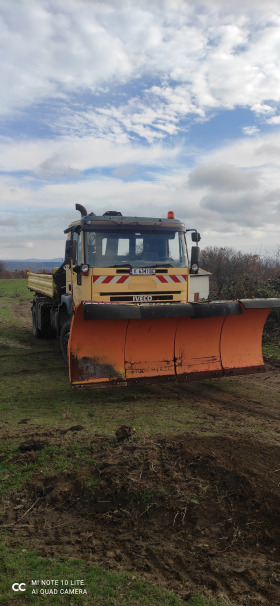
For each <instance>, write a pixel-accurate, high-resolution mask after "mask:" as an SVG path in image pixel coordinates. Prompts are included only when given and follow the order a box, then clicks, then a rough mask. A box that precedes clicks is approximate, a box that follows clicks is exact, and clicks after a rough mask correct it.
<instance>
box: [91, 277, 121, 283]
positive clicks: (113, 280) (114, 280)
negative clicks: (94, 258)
mask: <svg viewBox="0 0 280 606" xmlns="http://www.w3.org/2000/svg"><path fill="white" fill-rule="evenodd" d="M129 278H130V276H92V281H93V283H94V284H123V283H124V282H127V280H129Z"/></svg>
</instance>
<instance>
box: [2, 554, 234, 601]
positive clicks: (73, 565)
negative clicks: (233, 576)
mask: <svg viewBox="0 0 280 606" xmlns="http://www.w3.org/2000/svg"><path fill="white" fill-rule="evenodd" d="M1 553H2V556H1V557H2V566H1V572H0V583H1V588H2V596H1V605H2V604H3V606H4V604H7V605H10V604H14V605H15V606H17V605H18V604H20V605H21V604H32V606H37V605H39V604H40V605H41V604H42V600H43V599H44V598H45V599H47V600H48V601H49V600H52V601H51V603H52V604H68V605H69V604H72V603H75V605H76V604H77V605H83V604H93V605H94V606H223V603H222V602H216V601H214V600H209V599H206V598H204V597H202V596H196V597H193V598H192V599H190V600H189V601H185V600H183V599H181V598H180V597H179V596H178V595H176V594H174V593H173V592H170V591H166V590H164V589H160V588H158V587H155V586H154V585H151V584H149V583H145V582H143V581H142V580H141V579H140V578H139V577H138V576H137V574H134V573H131V574H119V573H115V572H109V571H105V570H103V569H101V568H100V567H98V566H96V565H94V564H91V563H86V562H84V561H83V560H81V559H73V560H69V559H68V560H66V561H65V560H61V559H57V560H56V559H50V558H42V557H40V554H38V553H37V552H35V551H29V550H28V549H25V548H24V545H22V546H21V547H17V548H11V547H8V546H7V545H6V544H5V543H2V545H1ZM47 580H52V581H53V583H52V584H50V585H46V584H43V583H42V581H47ZM32 581H33V583H32ZM36 581H38V582H39V583H38V584H35V582H36ZM66 581H68V584H66ZM78 581H82V583H79V584H78ZM16 582H20V583H25V586H26V591H24V592H21V593H20V595H18V594H17V593H14V592H13V590H12V584H13V583H16ZM71 583H72V585H71ZM75 583H76V584H75ZM75 587H76V588H80V589H81V590H82V591H84V590H85V591H86V594H85V593H84V594H82V595H79V594H76V595H74V597H73V596H71V595H67V594H66V595H65V593H64V594H63V593H61V592H63V591H64V592H65V589H69V588H70V589H71V588H72V589H73V588H75ZM50 588H52V589H56V590H57V594H50V593H47V592H49V590H50ZM40 592H42V593H41V594H40ZM44 592H46V593H45V594H44Z"/></svg>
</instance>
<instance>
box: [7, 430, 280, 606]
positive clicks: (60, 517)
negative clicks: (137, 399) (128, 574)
mask: <svg viewBox="0 0 280 606" xmlns="http://www.w3.org/2000/svg"><path fill="white" fill-rule="evenodd" d="M50 439H51V436H50ZM86 449H87V452H91V451H92V457H93V462H92V463H90V464H89V463H86V464H84V465H82V466H81V468H80V469H79V471H72V472H67V473H61V474H58V475H55V476H52V475H49V476H46V477H42V474H41V473H40V472H36V473H35V474H34V476H33V477H32V479H31V480H30V481H29V482H28V483H27V484H26V485H25V487H24V489H23V490H22V491H21V492H20V493H17V494H16V495H15V496H13V497H12V498H11V499H10V500H9V503H7V508H6V512H7V513H6V515H5V520H4V523H5V526H6V528H7V529H11V530H13V531H14V530H15V529H17V531H18V532H19V534H20V536H21V539H22V537H24V538H25V540H27V541H28V540H29V541H30V543H31V544H32V548H36V549H38V550H39V551H40V553H41V554H42V555H46V556H54V555H58V554H59V555H60V556H61V557H65V558H71V557H78V556H82V557H83V558H84V559H85V560H87V561H91V562H94V563H97V564H100V565H101V566H103V567H108V568H113V569H115V570H119V571H132V570H133V571H136V572H137V573H138V574H139V575H141V577H144V578H146V579H147V580H149V581H152V582H155V583H157V584H158V583H161V584H163V585H165V586H167V587H168V588H170V589H173V590H175V591H176V592H178V593H179V594H180V595H182V596H183V597H184V598H186V599H188V598H190V596H191V595H193V594H197V592H198V591H201V592H202V593H204V594H206V595H209V596H215V597H218V598H220V599H221V598H224V599H226V598H228V599H230V600H231V601H232V602H235V603H238V604H240V605H241V604H244V605H246V606H253V605H254V606H255V605H261V604H266V605H267V606H268V605H269V606H277V605H278V604H279V601H280V565H279V545H280V529H279V514H280V488H279V483H280V465H279V460H280V446H278V447H277V446H276V445H275V444H274V445H267V444H262V443H261V442H260V441H254V440H253V439H248V438H243V437H232V438H229V437H227V439H225V438H224V437H223V436H202V435H200V436H199V435H196V436H194V435H190V434H183V435H180V436H170V437H166V436H165V437H164V438H163V437H162V436H154V437H153V438H150V437H149V438H142V439H140V440H139V439H137V438H136V437H135V436H134V435H133V436H132V437H130V438H129V439H127V440H124V441H123V442H120V441H119V440H118V439H117V438H114V439H108V438H106V437H102V436H96V437H95V438H94V439H93V440H92V442H91V445H90V446H89V447H87V448H86ZM69 456H72V455H71V453H69ZM73 456H74V454H73ZM21 457H22V461H23V462H24V461H25V460H26V462H27V461H28V462H30V460H31V459H32V457H33V458H34V457H35V458H36V452H25V453H23V454H21ZM17 540H19V539H17V538H15V535H14V534H13V538H12V537H11V542H12V543H13V544H16V543H17Z"/></svg>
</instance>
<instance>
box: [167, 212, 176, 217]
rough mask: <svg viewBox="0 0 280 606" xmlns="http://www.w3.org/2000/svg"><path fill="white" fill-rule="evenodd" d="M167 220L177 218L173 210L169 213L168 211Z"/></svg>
mask: <svg viewBox="0 0 280 606" xmlns="http://www.w3.org/2000/svg"><path fill="white" fill-rule="evenodd" d="M167 218H168V219H174V218H175V216H174V211H173V210H169V211H168V213H167Z"/></svg>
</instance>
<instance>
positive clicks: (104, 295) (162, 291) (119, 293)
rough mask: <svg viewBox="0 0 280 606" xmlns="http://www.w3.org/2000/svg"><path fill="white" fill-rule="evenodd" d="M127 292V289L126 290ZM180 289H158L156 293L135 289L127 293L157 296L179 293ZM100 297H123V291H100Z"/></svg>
mask: <svg viewBox="0 0 280 606" xmlns="http://www.w3.org/2000/svg"><path fill="white" fill-rule="evenodd" d="M126 292H127V291H126ZM181 294H182V291H181V290H158V291H157V292H156V293H155V292H151V291H150V290H146V291H145V290H141V292H139V290H135V291H131V292H129V295H153V296H154V295H155V296H157V297H158V295H181ZM100 296H101V297H110V296H120V297H123V296H125V295H124V291H120V292H108V291H107V292H101V293H100Z"/></svg>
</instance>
